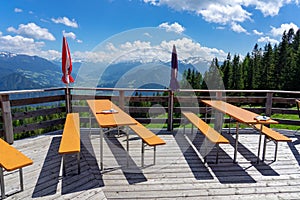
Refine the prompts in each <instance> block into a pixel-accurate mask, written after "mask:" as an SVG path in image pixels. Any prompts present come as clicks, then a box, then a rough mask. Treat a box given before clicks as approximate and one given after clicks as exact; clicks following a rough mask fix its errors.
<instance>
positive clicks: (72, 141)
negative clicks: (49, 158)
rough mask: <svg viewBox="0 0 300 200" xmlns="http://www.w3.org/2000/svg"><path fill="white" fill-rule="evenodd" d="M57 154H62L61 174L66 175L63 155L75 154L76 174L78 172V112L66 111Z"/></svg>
mask: <svg viewBox="0 0 300 200" xmlns="http://www.w3.org/2000/svg"><path fill="white" fill-rule="evenodd" d="M58 153H59V154H62V155H63V176H65V175H66V166H65V155H66V154H74V153H76V154H77V165H78V174H80V123H79V113H68V114H67V118H66V122H65V126H64V130H63V134H62V138H61V141H60V146H59V150H58Z"/></svg>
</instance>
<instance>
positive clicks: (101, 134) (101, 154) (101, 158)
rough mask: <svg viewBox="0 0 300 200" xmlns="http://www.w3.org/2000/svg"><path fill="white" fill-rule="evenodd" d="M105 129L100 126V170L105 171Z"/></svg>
mask: <svg viewBox="0 0 300 200" xmlns="http://www.w3.org/2000/svg"><path fill="white" fill-rule="evenodd" d="M103 135H104V133H103V129H102V128H101V127H100V170H101V171H103Z"/></svg>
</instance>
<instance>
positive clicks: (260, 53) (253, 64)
mask: <svg viewBox="0 0 300 200" xmlns="http://www.w3.org/2000/svg"><path fill="white" fill-rule="evenodd" d="M239 42H242V41H239ZM217 71H218V73H219V74H220V76H219V77H221V78H219V77H218V73H216V72H217ZM185 80H187V81H188V82H189V83H190V84H191V86H192V87H193V88H194V89H196V88H201V89H206V88H207V86H206V83H208V84H209V89H219V88H220V89H221V88H222V85H223V84H224V87H225V89H234V90H235V89H241V90H250V89H251V90H252V89H253V90H255V89H270V90H294V91H297V90H300V30H298V31H297V32H295V31H294V30H293V29H290V30H289V31H288V32H284V33H283V35H282V39H281V41H280V42H279V43H278V44H276V45H273V46H272V45H271V44H270V43H268V44H266V45H265V46H264V47H262V48H261V47H259V46H258V45H257V44H255V45H254V48H253V50H252V52H249V53H248V54H247V55H246V56H245V57H244V58H241V56H240V55H231V54H230V53H228V55H227V59H226V60H224V61H223V62H222V64H219V61H218V59H217V58H215V59H213V61H212V63H211V66H210V69H209V70H208V71H207V72H205V74H204V77H203V78H202V76H201V74H199V73H197V72H195V71H194V70H187V71H186V72H185V73H184V77H183V80H182V82H181V86H182V88H185V87H186V83H185V82H186V81H185ZM202 80H205V81H202ZM199 81H200V82H199ZM222 83H223V84H222Z"/></svg>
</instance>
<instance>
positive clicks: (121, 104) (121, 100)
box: [119, 90, 125, 110]
mask: <svg viewBox="0 0 300 200" xmlns="http://www.w3.org/2000/svg"><path fill="white" fill-rule="evenodd" d="M124 101H125V92H124V90H119V107H120V108H121V109H122V110H124V108H125V103H124Z"/></svg>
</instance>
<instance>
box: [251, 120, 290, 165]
mask: <svg viewBox="0 0 300 200" xmlns="http://www.w3.org/2000/svg"><path fill="white" fill-rule="evenodd" d="M253 126H254V128H255V129H257V130H258V131H260V132H261V133H262V134H263V135H265V139H264V148H263V157H262V161H264V160H265V155H266V147H267V142H268V140H269V141H273V142H274V143H275V152H274V161H276V158H277V148H278V142H291V141H292V139H290V138H288V137H286V136H285V135H282V134H281V133H279V132H277V131H274V130H273V129H271V128H268V127H266V126H263V125H260V124H255V125H253ZM258 156H259V155H258Z"/></svg>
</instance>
